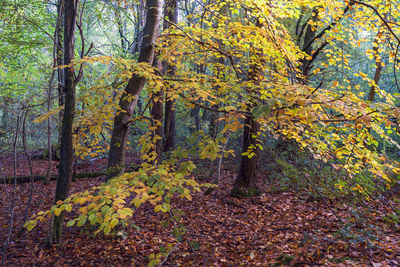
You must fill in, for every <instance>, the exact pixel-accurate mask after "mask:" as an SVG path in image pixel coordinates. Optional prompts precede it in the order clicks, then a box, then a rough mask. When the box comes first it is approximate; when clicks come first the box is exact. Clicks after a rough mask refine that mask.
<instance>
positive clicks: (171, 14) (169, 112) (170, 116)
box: [163, 0, 178, 151]
mask: <svg viewBox="0 0 400 267" xmlns="http://www.w3.org/2000/svg"><path fill="white" fill-rule="evenodd" d="M177 2H178V1H177V0H167V1H166V5H165V10H164V17H165V18H166V19H165V20H164V25H163V26H164V30H168V29H169V28H170V27H171V26H172V24H177V23H178V5H177ZM163 68H164V70H165V74H166V75H167V76H169V77H173V76H174V75H175V68H174V66H171V65H170V64H168V63H166V62H164V63H163ZM165 98H166V101H165V116H164V141H163V143H164V144H163V146H164V147H163V150H164V151H169V150H171V149H173V148H174V146H175V136H176V129H175V127H176V125H175V124H176V122H175V120H176V111H175V100H174V99H173V98H171V97H170V94H169V93H168V88H167V92H166V94H165Z"/></svg>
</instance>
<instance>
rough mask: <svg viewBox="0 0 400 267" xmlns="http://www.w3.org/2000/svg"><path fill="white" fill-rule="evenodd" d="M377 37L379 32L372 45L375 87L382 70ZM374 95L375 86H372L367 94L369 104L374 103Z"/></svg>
mask: <svg viewBox="0 0 400 267" xmlns="http://www.w3.org/2000/svg"><path fill="white" fill-rule="evenodd" d="M379 35H380V31H379V33H378V35H377V36H376V37H375V41H374V43H373V48H372V50H373V51H374V58H375V65H376V68H375V74H374V82H375V84H376V85H378V83H379V80H380V79H381V72H382V69H383V65H382V61H381V60H382V59H381V58H380V57H379ZM375 95H376V86H375V85H372V86H371V89H370V90H369V94H368V100H369V101H371V102H374V100H375Z"/></svg>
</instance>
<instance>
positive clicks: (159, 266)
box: [158, 242, 180, 267]
mask: <svg viewBox="0 0 400 267" xmlns="http://www.w3.org/2000/svg"><path fill="white" fill-rule="evenodd" d="M179 244H180V243H179V242H178V243H176V244H175V246H174V247H173V248H172V249H171V250H170V251H169V252H168V254H167V256H165V259H164V260H163V261H162V262H160V263H159V264H158V267H161V266H162V265H163V264H164V263H166V262H167V260H168V257H169V255H171V254H172V252H174V251H175V250H177V248H178V245H179Z"/></svg>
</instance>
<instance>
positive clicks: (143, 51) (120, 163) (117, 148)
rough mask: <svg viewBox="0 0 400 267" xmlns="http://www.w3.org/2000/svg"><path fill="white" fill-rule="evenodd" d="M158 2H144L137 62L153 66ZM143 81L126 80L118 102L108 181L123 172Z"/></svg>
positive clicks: (158, 19)
mask: <svg viewBox="0 0 400 267" xmlns="http://www.w3.org/2000/svg"><path fill="white" fill-rule="evenodd" d="M161 6H162V1H161V0H148V1H147V18H146V24H145V26H144V30H143V40H142V45H141V48H140V53H139V60H138V61H139V62H147V63H150V64H151V63H152V62H153V57H154V44H155V42H156V38H157V35H158V32H159V25H160V20H161ZM145 83H146V78H144V77H142V76H139V75H136V74H134V75H133V76H132V78H131V79H130V80H129V82H128V85H127V86H126V88H125V90H124V92H123V94H122V96H121V99H120V101H119V111H118V112H117V114H116V115H115V118H114V127H113V131H112V136H111V144H110V151H109V154H108V167H107V168H108V170H107V171H108V172H109V175H108V176H107V179H110V178H111V177H113V176H116V175H118V174H120V173H123V172H124V169H125V152H126V142H127V139H128V130H129V121H130V119H131V117H132V114H133V111H134V109H135V107H136V104H137V101H138V99H139V96H140V93H141V92H142V91H143V88H144V85H145Z"/></svg>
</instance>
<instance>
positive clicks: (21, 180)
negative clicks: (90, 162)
mask: <svg viewBox="0 0 400 267" xmlns="http://www.w3.org/2000/svg"><path fill="white" fill-rule="evenodd" d="M106 174H107V173H106V172H104V171H103V172H82V173H78V174H76V175H75V178H95V177H99V176H102V175H106ZM45 177H46V175H34V176H32V180H33V181H34V182H38V181H43V179H44V178H45ZM57 177H58V175H52V176H51V177H50V180H57ZM13 180H14V177H4V179H3V181H4V183H6V184H11V183H12V182H13ZM30 180H31V176H30V175H24V176H17V184H23V183H29V182H30Z"/></svg>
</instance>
